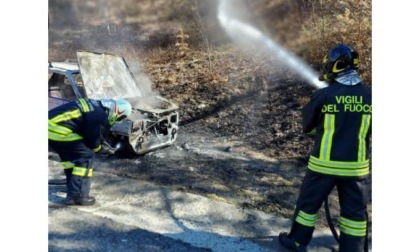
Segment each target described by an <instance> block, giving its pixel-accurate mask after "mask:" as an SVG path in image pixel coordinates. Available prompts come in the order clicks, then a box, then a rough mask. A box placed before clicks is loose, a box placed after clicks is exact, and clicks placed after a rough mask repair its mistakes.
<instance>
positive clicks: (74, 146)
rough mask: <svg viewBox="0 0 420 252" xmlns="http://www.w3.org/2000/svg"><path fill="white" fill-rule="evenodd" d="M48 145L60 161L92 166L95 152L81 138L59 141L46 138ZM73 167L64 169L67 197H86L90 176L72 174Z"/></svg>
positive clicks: (87, 166)
mask: <svg viewBox="0 0 420 252" xmlns="http://www.w3.org/2000/svg"><path fill="white" fill-rule="evenodd" d="M48 145H49V147H50V148H51V149H53V150H54V151H55V152H57V154H58V155H59V156H60V159H61V162H71V163H73V164H74V166H75V167H84V168H92V164H93V160H94V157H95V153H94V152H93V150H92V149H90V148H89V147H87V146H86V145H85V144H84V142H83V140H77V141H71V142H59V141H53V140H48ZM72 172H73V169H72V168H69V169H64V173H65V175H66V184H67V197H69V196H70V197H78V196H84V197H87V196H88V195H89V191H90V185H91V181H90V177H87V176H83V177H81V176H75V175H72Z"/></svg>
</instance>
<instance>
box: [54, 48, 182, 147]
mask: <svg viewBox="0 0 420 252" xmlns="http://www.w3.org/2000/svg"><path fill="white" fill-rule="evenodd" d="M48 73H49V74H48V75H49V80H48V109H52V108H54V107H56V106H59V105H61V104H64V103H67V102H70V101H73V100H76V99H80V98H91V99H98V100H99V99H120V98H124V99H126V100H128V101H129V102H130V103H131V105H132V107H133V111H132V114H131V115H130V117H128V119H127V120H125V121H122V122H116V123H115V124H114V125H113V126H112V127H111V130H110V133H109V135H107V136H105V138H106V141H107V142H108V143H109V144H110V145H111V146H113V147H116V146H118V147H119V148H121V149H122V150H124V151H125V152H128V153H135V154H144V153H147V152H149V151H152V150H155V149H158V148H162V147H165V146H169V145H171V144H172V143H173V142H174V141H175V140H176V137H177V134H178V122H179V114H178V106H177V105H176V104H175V103H173V102H171V101H169V100H167V99H165V98H163V97H161V96H159V95H156V94H153V92H151V90H148V88H147V87H144V86H141V85H139V83H137V81H136V79H135V77H134V75H133V73H132V72H131V71H130V69H129V67H128V65H127V63H126V61H125V59H124V58H123V57H121V56H117V55H112V54H106V53H95V52H87V51H77V61H73V62H71V61H65V62H49V64H48ZM149 89H150V88H149Z"/></svg>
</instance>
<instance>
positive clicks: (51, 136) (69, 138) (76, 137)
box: [48, 131, 83, 142]
mask: <svg viewBox="0 0 420 252" xmlns="http://www.w3.org/2000/svg"><path fill="white" fill-rule="evenodd" d="M48 139H50V140H54V141H60V142H71V141H76V140H80V139H83V137H82V136H80V135H79V134H76V133H72V134H68V135H62V134H57V133H55V132H51V131H48Z"/></svg>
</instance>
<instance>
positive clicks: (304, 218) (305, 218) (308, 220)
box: [295, 210, 317, 227]
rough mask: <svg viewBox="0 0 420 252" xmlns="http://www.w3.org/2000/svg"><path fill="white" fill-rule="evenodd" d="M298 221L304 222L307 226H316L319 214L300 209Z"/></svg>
mask: <svg viewBox="0 0 420 252" xmlns="http://www.w3.org/2000/svg"><path fill="white" fill-rule="evenodd" d="M295 220H296V222H297V223H299V224H302V225H304V226H307V227H314V226H315V223H316V220H317V215H316V214H308V213H305V212H304V211H302V210H300V211H299V213H298V215H297V216H296V219H295Z"/></svg>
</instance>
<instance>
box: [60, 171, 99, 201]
mask: <svg viewBox="0 0 420 252" xmlns="http://www.w3.org/2000/svg"><path fill="white" fill-rule="evenodd" d="M90 185H91V180H90V178H88V177H80V176H76V175H71V177H70V181H69V184H68V186H67V197H66V199H65V200H64V204H65V205H82V206H91V205H93V204H95V202H96V200H95V198H94V197H91V196H89V191H90Z"/></svg>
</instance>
